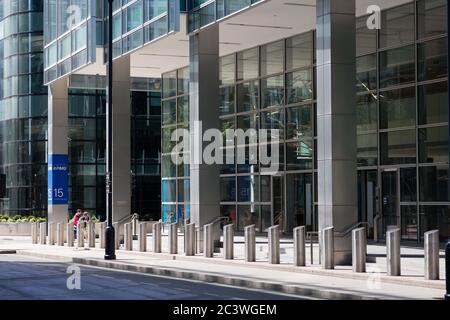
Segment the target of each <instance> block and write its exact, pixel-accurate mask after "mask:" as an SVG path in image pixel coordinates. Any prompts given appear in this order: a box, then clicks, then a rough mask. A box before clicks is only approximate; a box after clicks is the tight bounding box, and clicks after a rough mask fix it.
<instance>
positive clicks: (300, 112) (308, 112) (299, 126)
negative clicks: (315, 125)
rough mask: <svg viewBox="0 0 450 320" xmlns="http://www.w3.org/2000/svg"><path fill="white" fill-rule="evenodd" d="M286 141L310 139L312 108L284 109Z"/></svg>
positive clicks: (308, 106)
mask: <svg viewBox="0 0 450 320" xmlns="http://www.w3.org/2000/svg"><path fill="white" fill-rule="evenodd" d="M286 132H287V136H286V139H287V140H291V139H295V140H298V139H300V138H301V137H312V107H311V106H310V105H306V106H300V107H290V108H286Z"/></svg>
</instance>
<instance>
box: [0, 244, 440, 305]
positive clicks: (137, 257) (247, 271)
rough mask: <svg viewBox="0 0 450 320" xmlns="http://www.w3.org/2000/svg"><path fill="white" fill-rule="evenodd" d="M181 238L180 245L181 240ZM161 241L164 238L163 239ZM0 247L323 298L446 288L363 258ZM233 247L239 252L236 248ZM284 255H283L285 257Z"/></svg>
mask: <svg viewBox="0 0 450 320" xmlns="http://www.w3.org/2000/svg"><path fill="white" fill-rule="evenodd" d="M149 238H151V237H149ZM148 241H149V243H148V244H149V246H148V248H151V246H150V245H151V240H148ZM180 242H181V243H180V245H182V241H180ZM165 243H166V241H165V239H163V244H165ZM134 244H135V246H134V248H137V245H138V244H137V242H135V243H134ZM263 245H264V244H263ZM286 245H289V244H286ZM236 246H239V244H237V245H236ZM166 247H167V244H165V245H164V246H163V252H164V251H166ZM180 249H182V248H180ZM2 250H16V251H17V253H18V254H22V255H31V256H36V257H43V258H45V257H47V258H52V259H57V260H61V261H65V262H73V263H79V264H86V265H92V266H99V267H107V268H114V269H120V270H127V271H135V272H144V273H149V274H159V275H167V276H173V277H178V278H186V279H194V280H200V281H205V282H215V283H221V284H229V285H234V286H244V287H249V288H256V289H258V288H259V289H264V290H271V291H278V292H284V293H290V294H299V295H307V296H311V297H316V298H324V299H442V297H443V295H444V293H445V283H444V280H438V281H426V280H424V279H423V275H411V274H410V275H408V274H407V275H406V276H402V277H388V276H386V275H385V271H383V270H381V267H378V265H380V264H381V263H379V262H378V263H375V264H368V273H365V274H356V273H353V272H352V271H351V270H349V267H337V269H336V270H323V269H321V268H320V266H318V265H310V264H308V265H307V266H306V267H294V266H292V265H291V264H290V262H287V261H282V263H281V264H280V265H269V264H268V263H267V260H266V259H265V253H264V252H263V253H261V254H260V257H258V260H257V262H255V263H247V262H245V261H243V259H242V257H240V256H239V254H237V258H236V259H235V260H233V261H229V260H228V261H225V260H224V259H223V258H222V257H221V254H216V256H215V258H204V257H202V256H201V255H197V256H195V257H186V256H184V255H181V254H180V255H171V254H168V253H162V254H155V253H151V252H145V253H140V252H137V251H132V252H129V251H124V250H118V251H117V261H114V262H107V261H104V260H103V254H104V251H103V250H102V249H99V248H98V243H97V248H95V249H93V248H92V249H87V248H80V249H79V248H76V247H75V248H68V247H57V246H48V245H32V244H31V239H30V237H0V251H2ZM405 250H406V251H407V253H409V252H410V250H413V251H411V252H414V250H417V249H405ZM236 251H237V252H239V249H238V248H237V250H236ZM180 252H182V251H181V250H180ZM411 254H413V253H411ZM287 259H288V258H287V257H285V259H284V260H287ZM415 259H416V258H415ZM402 260H403V259H402ZM402 262H403V261H402ZM403 269H408V268H407V267H406V266H405V268H402V271H403ZM441 269H442V268H441ZM411 270H415V268H412V269H411ZM373 271H376V272H373Z"/></svg>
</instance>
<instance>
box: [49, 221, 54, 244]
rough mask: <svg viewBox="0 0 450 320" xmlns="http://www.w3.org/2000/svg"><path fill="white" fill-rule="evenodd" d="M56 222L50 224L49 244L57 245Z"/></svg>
mask: <svg viewBox="0 0 450 320" xmlns="http://www.w3.org/2000/svg"><path fill="white" fill-rule="evenodd" d="M55 238H56V237H55V224H54V223H53V222H52V223H49V224H48V245H49V246H54V245H55Z"/></svg>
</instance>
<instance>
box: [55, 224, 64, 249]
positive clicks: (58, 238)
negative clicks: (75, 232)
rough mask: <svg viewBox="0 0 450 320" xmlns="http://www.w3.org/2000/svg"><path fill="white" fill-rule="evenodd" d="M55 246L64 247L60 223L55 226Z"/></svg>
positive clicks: (62, 226) (62, 227)
mask: <svg viewBox="0 0 450 320" xmlns="http://www.w3.org/2000/svg"><path fill="white" fill-rule="evenodd" d="M56 245H57V246H59V247H64V225H63V224H62V223H58V224H57V225H56Z"/></svg>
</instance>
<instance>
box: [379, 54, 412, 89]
mask: <svg viewBox="0 0 450 320" xmlns="http://www.w3.org/2000/svg"><path fill="white" fill-rule="evenodd" d="M414 79H415V68H414V46H407V47H402V48H399V49H393V50H388V51H384V52H381V53H380V87H381V88H385V87H388V86H393V85H398V84H404V83H410V82H414Z"/></svg>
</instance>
